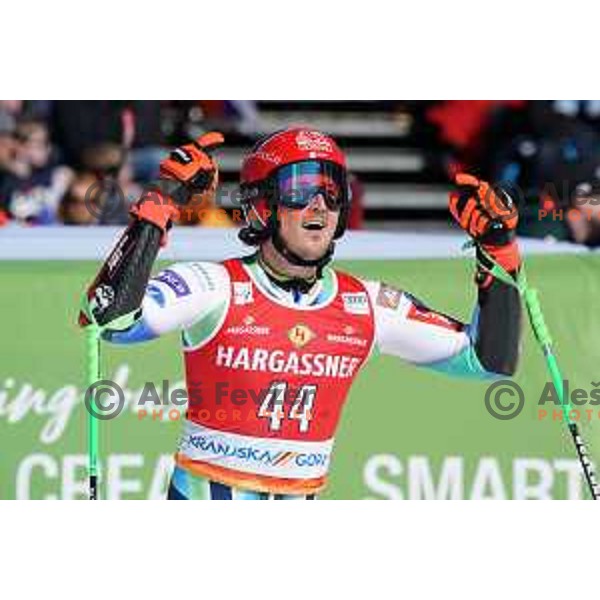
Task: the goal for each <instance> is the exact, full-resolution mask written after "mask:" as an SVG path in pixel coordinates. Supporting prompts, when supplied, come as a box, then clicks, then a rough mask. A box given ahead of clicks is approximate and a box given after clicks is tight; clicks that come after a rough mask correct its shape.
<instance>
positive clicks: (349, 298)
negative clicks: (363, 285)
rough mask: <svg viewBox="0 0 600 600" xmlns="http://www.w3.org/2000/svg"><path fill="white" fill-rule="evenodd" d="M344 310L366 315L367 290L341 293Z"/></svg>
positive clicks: (367, 306)
mask: <svg viewBox="0 0 600 600" xmlns="http://www.w3.org/2000/svg"><path fill="white" fill-rule="evenodd" d="M342 302H343V303H344V310H345V311H346V312H347V313H349V314H351V315H368V314H369V299H368V297H367V292H355V293H343V294H342Z"/></svg>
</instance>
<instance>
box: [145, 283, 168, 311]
mask: <svg viewBox="0 0 600 600" xmlns="http://www.w3.org/2000/svg"><path fill="white" fill-rule="evenodd" d="M146 294H147V295H148V296H149V297H150V298H152V300H154V302H156V304H158V305H159V306H160V307H161V308H164V307H165V304H166V300H165V295H164V294H163V293H162V290H161V289H160V288H159V287H158V286H157V285H153V284H152V283H149V284H148V286H147V287H146Z"/></svg>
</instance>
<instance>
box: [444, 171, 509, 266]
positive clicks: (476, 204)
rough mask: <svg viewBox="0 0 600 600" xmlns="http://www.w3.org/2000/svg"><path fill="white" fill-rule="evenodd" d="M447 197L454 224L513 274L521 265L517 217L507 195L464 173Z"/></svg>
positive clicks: (458, 177)
mask: <svg viewBox="0 0 600 600" xmlns="http://www.w3.org/2000/svg"><path fill="white" fill-rule="evenodd" d="M455 183H456V184H457V186H458V190H457V191H456V192H452V193H451V194H450V201H449V209H450V213H451V214H452V216H453V217H454V220H455V221H456V222H457V223H458V224H459V225H460V227H462V229H464V230H465V231H466V232H467V233H468V234H469V235H470V236H471V237H472V238H473V240H474V241H475V242H476V244H477V245H478V246H479V247H480V248H481V249H483V250H484V251H485V253H487V254H488V255H489V256H490V257H491V258H492V259H493V260H495V261H496V262H497V263H498V264H499V265H500V266H501V267H502V268H503V269H504V270H506V271H508V272H509V273H511V274H515V273H516V272H517V271H518V270H519V266H520V265H521V257H520V255H519V247H518V244H517V239H516V228H517V223H518V220H519V214H518V210H517V206H516V203H515V201H514V200H513V199H512V198H511V197H510V195H509V194H508V192H507V191H506V190H504V189H502V188H500V187H496V188H492V186H491V185H490V184H489V183H487V182H485V181H481V180H480V179H477V177H474V176H472V175H468V174H466V173H459V174H458V175H456V177H455Z"/></svg>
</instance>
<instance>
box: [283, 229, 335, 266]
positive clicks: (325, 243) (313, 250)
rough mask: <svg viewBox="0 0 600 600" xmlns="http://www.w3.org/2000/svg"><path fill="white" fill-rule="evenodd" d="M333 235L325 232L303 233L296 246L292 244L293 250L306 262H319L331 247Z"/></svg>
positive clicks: (291, 248)
mask: <svg viewBox="0 0 600 600" xmlns="http://www.w3.org/2000/svg"><path fill="white" fill-rule="evenodd" d="M332 240H333V235H331V234H329V233H328V232H325V231H319V232H303V235H301V236H300V239H298V240H295V242H296V243H295V244H290V245H289V247H290V250H292V251H293V252H294V253H295V254H297V255H298V256H301V257H302V258H304V259H305V260H318V259H320V258H323V256H325V254H326V253H327V250H328V249H329V246H330V245H331V242H332Z"/></svg>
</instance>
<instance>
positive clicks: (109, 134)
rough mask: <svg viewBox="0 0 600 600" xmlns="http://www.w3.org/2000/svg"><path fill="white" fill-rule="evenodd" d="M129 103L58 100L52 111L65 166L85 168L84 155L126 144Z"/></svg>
mask: <svg viewBox="0 0 600 600" xmlns="http://www.w3.org/2000/svg"><path fill="white" fill-rule="evenodd" d="M126 108H127V103H126V102H125V101H118V100H57V101H56V102H54V103H53V107H52V116H51V123H52V137H53V140H54V142H55V143H56V144H57V145H58V146H59V147H60V149H61V150H62V153H63V159H64V161H65V163H66V164H67V165H69V166H71V167H73V168H74V169H76V170H81V169H82V168H83V152H84V151H85V150H86V149H88V148H91V147H93V146H98V145H100V144H107V143H112V144H116V145H119V146H123V145H124V142H125V122H124V112H125V109H126Z"/></svg>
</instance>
